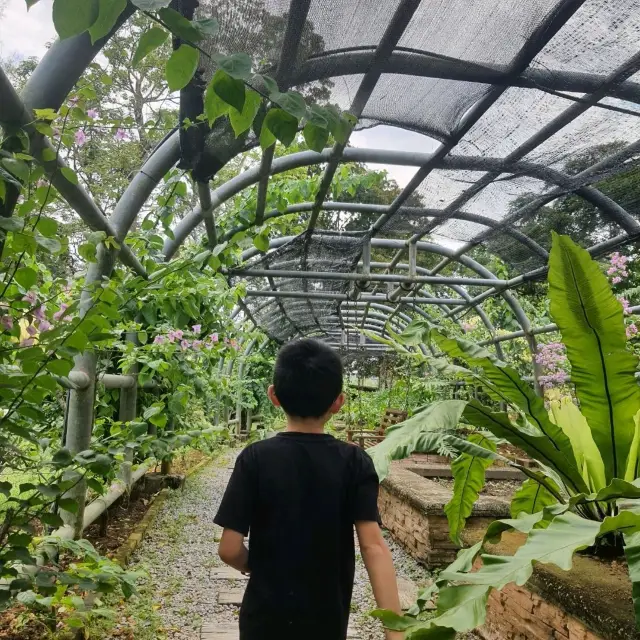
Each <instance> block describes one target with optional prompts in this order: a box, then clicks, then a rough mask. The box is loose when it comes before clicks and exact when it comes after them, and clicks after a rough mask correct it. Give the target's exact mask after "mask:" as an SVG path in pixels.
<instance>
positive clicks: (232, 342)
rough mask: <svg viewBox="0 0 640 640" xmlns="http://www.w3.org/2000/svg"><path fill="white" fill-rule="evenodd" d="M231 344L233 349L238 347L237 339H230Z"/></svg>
mask: <svg viewBox="0 0 640 640" xmlns="http://www.w3.org/2000/svg"><path fill="white" fill-rule="evenodd" d="M231 346H232V347H233V348H234V349H237V348H238V343H237V341H236V340H232V341H231Z"/></svg>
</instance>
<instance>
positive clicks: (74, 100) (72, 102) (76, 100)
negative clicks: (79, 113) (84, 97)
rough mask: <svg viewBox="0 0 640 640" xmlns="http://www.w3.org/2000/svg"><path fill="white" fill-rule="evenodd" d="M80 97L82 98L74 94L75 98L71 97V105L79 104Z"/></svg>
mask: <svg viewBox="0 0 640 640" xmlns="http://www.w3.org/2000/svg"><path fill="white" fill-rule="evenodd" d="M79 99H80V98H78V96H73V98H69V106H70V107H75V106H76V105H77V104H78V100H79Z"/></svg>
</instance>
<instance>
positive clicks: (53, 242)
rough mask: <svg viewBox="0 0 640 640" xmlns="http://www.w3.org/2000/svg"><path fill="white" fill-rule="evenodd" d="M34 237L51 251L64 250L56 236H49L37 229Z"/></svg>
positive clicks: (44, 247)
mask: <svg viewBox="0 0 640 640" xmlns="http://www.w3.org/2000/svg"><path fill="white" fill-rule="evenodd" d="M33 237H34V238H35V240H36V242H37V243H38V244H39V245H40V246H41V247H42V248H43V249H46V250H47V251H48V252H49V253H60V251H62V245H61V244H60V241H59V240H57V239H56V238H47V237H45V236H43V235H42V234H41V233H38V232H37V231H36V232H35V233H34V235H33Z"/></svg>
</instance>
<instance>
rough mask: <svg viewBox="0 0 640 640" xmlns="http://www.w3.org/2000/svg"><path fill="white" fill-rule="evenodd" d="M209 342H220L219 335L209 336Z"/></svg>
mask: <svg viewBox="0 0 640 640" xmlns="http://www.w3.org/2000/svg"><path fill="white" fill-rule="evenodd" d="M209 342H218V334H217V333H212V334H211V335H210V336H209Z"/></svg>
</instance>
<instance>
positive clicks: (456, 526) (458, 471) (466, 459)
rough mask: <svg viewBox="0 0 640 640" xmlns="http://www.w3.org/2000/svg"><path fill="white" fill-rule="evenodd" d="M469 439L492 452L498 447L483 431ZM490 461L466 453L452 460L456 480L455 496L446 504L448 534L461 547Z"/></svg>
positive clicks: (454, 486)
mask: <svg viewBox="0 0 640 640" xmlns="http://www.w3.org/2000/svg"><path fill="white" fill-rule="evenodd" d="M468 441H469V442H473V443H474V444H477V445H478V446H480V447H483V448H484V449H488V450H490V451H492V452H495V450H496V445H495V444H494V443H493V442H492V441H491V440H489V438H487V437H486V436H484V435H482V434H480V433H474V434H471V435H470V436H469V438H468ZM491 462H492V461H491V460H487V459H486V458H480V457H478V456H476V455H473V454H469V453H463V454H461V455H460V456H458V457H457V458H456V459H455V460H454V461H453V462H452V463H451V471H452V472H453V479H454V481H453V495H452V496H451V500H449V502H447V504H446V505H445V506H444V512H445V514H446V516H447V520H448V522H449V536H450V537H451V540H453V542H455V543H456V544H457V545H459V546H462V543H461V541H460V533H461V532H462V530H463V529H464V525H465V522H466V521H467V518H468V517H469V516H470V515H471V512H472V511H473V505H474V504H475V502H476V500H477V499H478V496H479V495H480V491H482V487H484V481H485V477H484V472H485V469H486V468H487V467H489V466H490V465H491Z"/></svg>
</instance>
